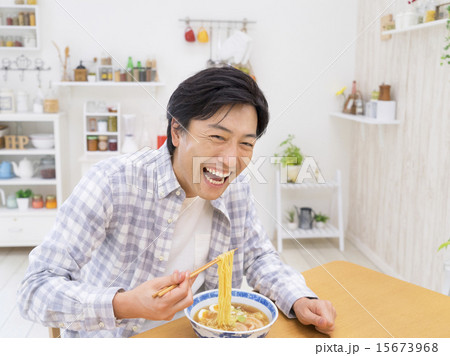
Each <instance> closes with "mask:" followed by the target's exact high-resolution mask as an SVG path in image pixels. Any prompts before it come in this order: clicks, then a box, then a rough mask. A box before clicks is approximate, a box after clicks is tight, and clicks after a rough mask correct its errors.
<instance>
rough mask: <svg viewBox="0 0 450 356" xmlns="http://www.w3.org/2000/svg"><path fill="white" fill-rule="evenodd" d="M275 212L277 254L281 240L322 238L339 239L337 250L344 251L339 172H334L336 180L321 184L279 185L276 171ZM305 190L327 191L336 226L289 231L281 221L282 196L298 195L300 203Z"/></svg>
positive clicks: (328, 225) (327, 225) (281, 248)
mask: <svg viewBox="0 0 450 356" xmlns="http://www.w3.org/2000/svg"><path fill="white" fill-rule="evenodd" d="M275 190H276V191H275V195H276V210H277V221H278V224H277V249H278V252H282V250H283V240H285V239H296V238H301V239H312V238H324V237H335V238H338V239H339V249H340V250H341V251H344V221H343V214H342V191H341V172H340V171H339V170H338V171H337V172H336V178H335V180H334V181H330V182H325V183H323V184H321V183H281V174H280V170H279V169H278V170H277V172H276V185H275ZM306 190H312V191H317V190H328V191H329V192H330V194H331V195H332V202H334V204H332V205H334V208H335V211H336V213H337V226H334V225H332V224H331V223H327V224H326V225H325V227H323V228H316V227H315V228H313V229H309V230H305V229H300V228H297V229H295V230H290V229H288V227H287V224H285V223H284V221H283V218H282V216H283V210H282V209H283V206H282V202H283V195H284V194H289V196H290V197H292V196H293V195H295V194H298V196H299V201H301V192H302V191H306Z"/></svg>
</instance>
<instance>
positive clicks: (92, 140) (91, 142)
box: [87, 136, 98, 151]
mask: <svg viewBox="0 0 450 356" xmlns="http://www.w3.org/2000/svg"><path fill="white" fill-rule="evenodd" d="M87 150H88V151H97V150H98V136H88V137H87Z"/></svg>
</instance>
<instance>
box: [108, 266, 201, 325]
mask: <svg viewBox="0 0 450 356" xmlns="http://www.w3.org/2000/svg"><path fill="white" fill-rule="evenodd" d="M189 275H190V272H189V271H186V272H178V271H175V272H174V273H173V274H172V275H171V276H165V277H160V278H155V279H153V280H151V281H147V282H145V283H142V284H141V285H139V286H137V287H136V288H134V289H132V290H130V291H126V292H122V293H116V295H115V296H114V299H113V302H112V304H113V309H114V315H115V317H116V318H117V319H133V318H145V319H148V320H171V319H172V318H173V317H174V315H175V314H176V313H177V312H179V311H180V310H183V309H185V308H187V307H188V306H190V305H191V304H192V302H193V299H192V298H193V297H192V290H191V287H192V284H193V283H194V281H195V278H192V279H191V278H189ZM172 284H179V286H178V287H177V288H175V289H173V290H171V291H170V292H168V293H166V294H165V295H163V296H162V297H156V298H154V297H153V294H154V293H155V292H157V291H158V290H160V289H162V288H164V287H167V286H170V285H172Z"/></svg>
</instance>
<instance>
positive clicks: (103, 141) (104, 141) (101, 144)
mask: <svg viewBox="0 0 450 356" xmlns="http://www.w3.org/2000/svg"><path fill="white" fill-rule="evenodd" d="M98 150H99V151H107V150H108V136H99V137H98Z"/></svg>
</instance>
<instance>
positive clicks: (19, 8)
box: [0, 5, 40, 51]
mask: <svg viewBox="0 0 450 356" xmlns="http://www.w3.org/2000/svg"><path fill="white" fill-rule="evenodd" d="M20 12H28V13H30V12H31V13H34V16H35V22H36V25H35V26H8V25H6V24H5V23H6V16H7V15H8V14H11V15H13V16H18V14H19V13H20ZM0 14H1V15H2V16H3V23H4V25H2V26H0V36H3V40H4V41H5V46H2V47H0V51H17V50H20V51H23V50H26V51H37V50H39V49H40V41H39V8H38V5H2V6H0ZM8 36H12V37H13V38H14V37H16V36H19V37H21V36H22V37H23V36H32V37H34V38H35V39H36V46H34V47H25V44H24V47H6V37H8Z"/></svg>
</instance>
